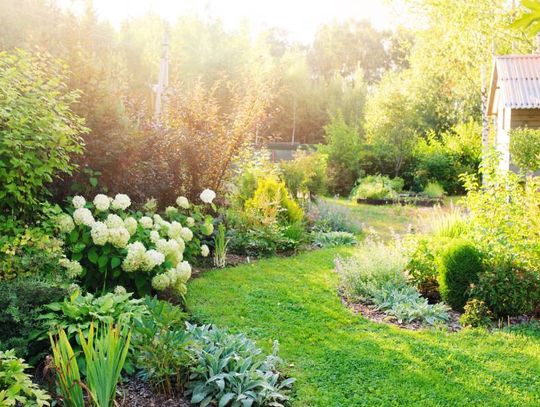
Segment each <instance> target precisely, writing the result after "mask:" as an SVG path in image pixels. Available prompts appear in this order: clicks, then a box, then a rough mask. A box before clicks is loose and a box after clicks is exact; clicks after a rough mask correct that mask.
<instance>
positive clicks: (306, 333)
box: [188, 249, 540, 407]
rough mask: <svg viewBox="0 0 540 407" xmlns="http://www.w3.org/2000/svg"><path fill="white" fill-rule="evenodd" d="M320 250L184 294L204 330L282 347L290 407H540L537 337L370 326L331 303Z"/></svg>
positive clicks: (207, 277)
mask: <svg viewBox="0 0 540 407" xmlns="http://www.w3.org/2000/svg"><path fill="white" fill-rule="evenodd" d="M348 250H350V249H326V250H319V251H314V252H310V253H305V254H301V255H299V256H296V257H291V258H273V259H268V260H261V261H259V262H257V263H253V264H250V265H245V266H241V267H236V268H229V269H225V270H216V271H209V272H206V273H204V274H202V275H201V276H200V277H198V278H195V279H193V280H192V281H191V282H190V284H189V290H188V305H189V308H190V310H191V311H192V312H193V314H194V316H195V318H197V319H198V320H199V321H201V322H207V323H215V324H217V325H220V326H224V327H229V328H230V329H232V330H235V331H243V332H245V333H247V334H248V335H250V336H251V337H253V338H255V339H257V340H258V343H259V344H260V345H261V346H263V347H264V348H265V349H267V350H270V348H271V343H272V341H273V340H274V339H277V340H279V342H280V345H281V352H280V354H281V356H282V357H283V358H284V359H285V360H286V361H287V363H289V364H290V367H289V369H288V373H289V374H291V375H292V376H294V377H296V378H297V379H298V381H297V383H296V384H295V394H294V396H293V397H294V398H293V405H295V406H325V407H327V406H362V405H370V406H391V405H396V406H397V405H400V406H402V405H410V406H413V405H414V406H480V405H482V406H539V405H540V380H539V378H540V331H536V332H528V333H527V335H518V334H511V333H504V332H495V333H485V332H475V331H464V332H460V333H454V334H450V333H445V332H438V331H434V330H426V331H421V332H412V331H406V330H401V329H399V328H397V327H393V326H387V325H381V324H376V323H372V322H369V321H367V320H365V319H363V318H362V317H359V316H355V315H353V314H352V313H351V312H350V311H349V310H348V309H347V308H345V307H344V306H343V305H342V304H341V302H340V300H339V298H338V296H337V293H336V290H337V277H336V275H335V274H334V273H333V271H332V269H333V264H332V261H333V258H334V256H335V255H336V254H337V253H341V254H347V252H348Z"/></svg>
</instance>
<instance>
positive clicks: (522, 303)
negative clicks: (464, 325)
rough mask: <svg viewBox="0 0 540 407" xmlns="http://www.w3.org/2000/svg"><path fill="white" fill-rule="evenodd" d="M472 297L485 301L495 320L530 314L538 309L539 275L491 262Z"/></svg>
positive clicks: (475, 287) (473, 290)
mask: <svg viewBox="0 0 540 407" xmlns="http://www.w3.org/2000/svg"><path fill="white" fill-rule="evenodd" d="M471 296H473V297H474V298H478V299H480V300H482V301H484V302H485V303H486V305H487V306H488V308H489V309H490V310H491V311H492V312H493V314H494V316H495V317H497V318H502V317H506V316H519V315H524V314H531V313H533V312H534V311H535V310H536V309H537V308H538V307H539V306H540V276H539V275H538V274H537V273H536V272H532V271H528V270H523V269H521V268H520V267H519V266H516V265H515V264H513V263H511V262H501V263H495V264H493V263H490V264H488V266H487V267H486V270H485V271H484V272H483V273H482V274H481V275H480V279H479V281H478V284H476V285H475V286H474V288H473V289H472V292H471Z"/></svg>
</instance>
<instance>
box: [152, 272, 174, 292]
mask: <svg viewBox="0 0 540 407" xmlns="http://www.w3.org/2000/svg"><path fill="white" fill-rule="evenodd" d="M170 285H171V280H170V279H169V276H168V275H167V273H163V274H158V275H157V276H154V278H152V287H153V288H154V289H155V290H157V291H163V290H165V289H166V288H168V287H169V286H170Z"/></svg>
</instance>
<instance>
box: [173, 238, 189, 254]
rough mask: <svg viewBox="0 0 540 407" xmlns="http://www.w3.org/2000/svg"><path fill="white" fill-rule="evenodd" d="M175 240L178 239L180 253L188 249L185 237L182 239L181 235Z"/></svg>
mask: <svg viewBox="0 0 540 407" xmlns="http://www.w3.org/2000/svg"><path fill="white" fill-rule="evenodd" d="M174 240H175V241H176V243H178V250H179V251H180V253H184V251H185V250H186V243H185V242H184V239H182V238H181V237H177V238H176V239H174Z"/></svg>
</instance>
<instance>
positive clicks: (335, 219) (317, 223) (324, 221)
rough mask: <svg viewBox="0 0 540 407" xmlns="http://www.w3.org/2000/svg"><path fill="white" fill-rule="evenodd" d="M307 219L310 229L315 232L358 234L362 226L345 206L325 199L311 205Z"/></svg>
mask: <svg viewBox="0 0 540 407" xmlns="http://www.w3.org/2000/svg"><path fill="white" fill-rule="evenodd" d="M308 218H309V221H310V223H311V224H312V229H313V230H314V231H317V232H349V233H353V234H359V233H360V232H361V231H362V224H361V223H360V222H359V220H358V217H357V216H355V215H354V213H352V211H351V210H350V209H349V208H347V207H346V206H343V205H340V204H336V203H333V202H331V201H328V200H325V199H318V200H317V203H316V204H313V205H312V208H311V211H310V212H309V213H308Z"/></svg>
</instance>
